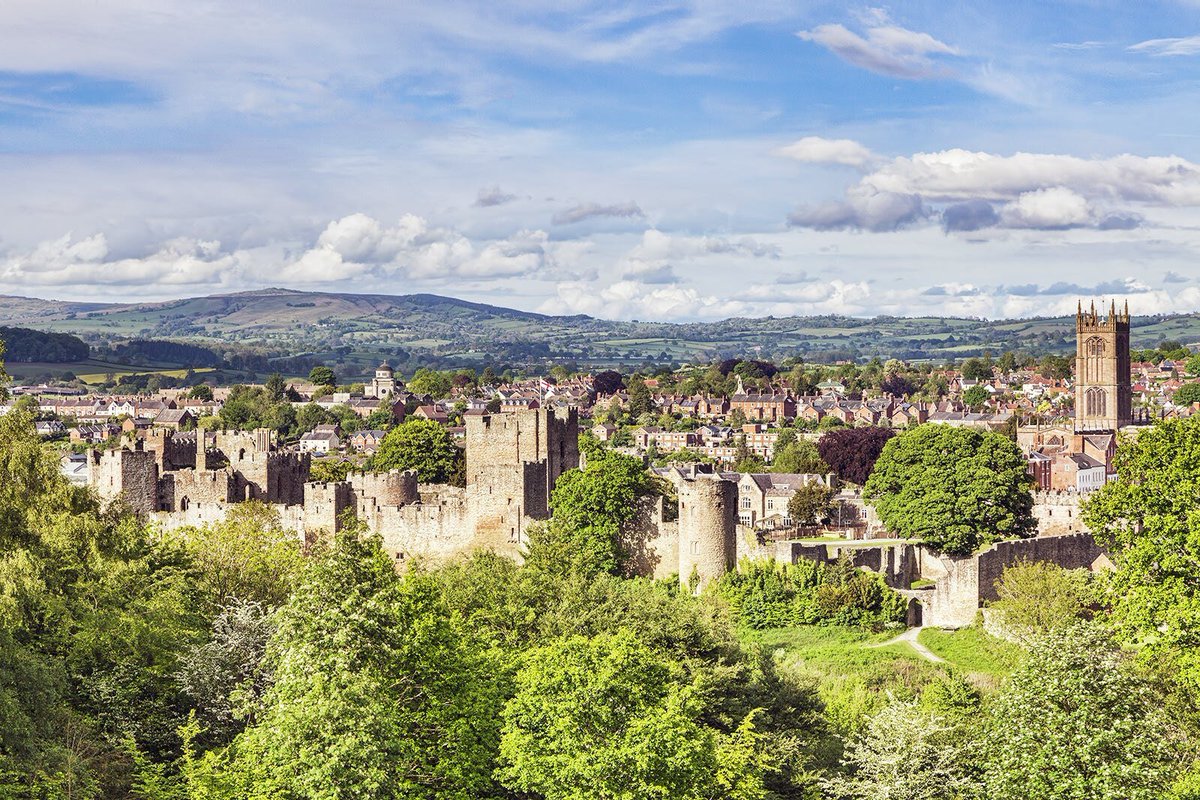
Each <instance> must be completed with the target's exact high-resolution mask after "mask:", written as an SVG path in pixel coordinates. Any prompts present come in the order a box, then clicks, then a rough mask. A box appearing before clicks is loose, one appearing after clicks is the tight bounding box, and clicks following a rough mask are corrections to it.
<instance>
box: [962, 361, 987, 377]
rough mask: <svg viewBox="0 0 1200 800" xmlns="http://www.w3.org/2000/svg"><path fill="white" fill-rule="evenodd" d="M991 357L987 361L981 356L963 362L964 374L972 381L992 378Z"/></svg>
mask: <svg viewBox="0 0 1200 800" xmlns="http://www.w3.org/2000/svg"><path fill="white" fill-rule="evenodd" d="M990 361H991V359H990V358H989V359H987V360H986V361H985V360H983V359H979V358H968V359H967V360H966V361H964V362H963V365H962V375H963V377H964V378H966V379H967V380H971V381H989V380H991V379H992V365H991V363H990Z"/></svg>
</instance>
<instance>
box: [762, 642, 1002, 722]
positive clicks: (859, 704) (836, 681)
mask: <svg viewBox="0 0 1200 800" xmlns="http://www.w3.org/2000/svg"><path fill="white" fill-rule="evenodd" d="M897 633H898V631H890V632H885V633H880V634H872V633H869V632H867V631H864V630H860V629H855V628H846V627H840V626H823V625H801V626H796V627H792V628H777V629H773V630H768V631H744V632H743V633H742V637H743V639H744V640H745V641H746V642H748V643H755V644H759V645H761V646H763V647H765V648H767V649H768V650H769V651H771V652H772V653H773V654H774V657H775V660H776V662H777V663H778V664H779V665H780V668H781V669H782V670H784V671H785V672H788V673H790V674H793V675H796V676H799V677H801V678H802V679H804V680H808V681H812V682H813V683H814V684H815V685H816V687H817V691H818V693H819V694H820V697H821V700H822V701H823V702H824V703H825V705H826V713H827V715H828V717H829V719H830V721H831V723H832V724H833V726H834V728H835V730H836V732H838V733H840V734H842V735H848V734H852V733H854V732H855V731H857V730H858V729H859V728H860V727H861V725H862V722H863V720H864V718H865V717H866V716H868V715H870V714H873V713H874V712H876V711H878V710H879V709H880V708H882V707H883V706H884V704H886V703H887V702H888V696H889V695H890V696H892V697H897V698H908V697H912V696H914V695H915V694H916V693H917V692H919V691H920V690H921V688H922V687H924V686H926V685H927V684H929V683H930V682H932V681H934V680H937V679H938V678H939V677H940V676H943V675H945V674H947V673H948V672H950V671H954V672H956V673H958V674H961V675H963V676H964V677H966V678H967V679H968V680H970V681H971V682H972V683H973V684H974V685H976V686H977V687H978V688H980V689H981V690H982V691H985V692H987V691H991V690H993V689H994V688H995V687H996V686H998V685H999V683H1000V681H1001V680H1002V679H1003V678H1004V676H1005V675H1007V674H1008V673H1009V672H1011V671H1012V669H1013V668H1014V667H1015V666H1016V664H1017V663H1018V661H1019V658H1020V652H1021V651H1020V649H1019V648H1017V647H1016V646H1014V645H1010V644H1008V643H1006V642H1002V641H999V640H997V639H994V638H992V637H991V636H989V635H988V634H986V633H984V632H983V631H982V630H978V629H975V628H967V629H964V630H960V631H953V632H950V631H937V630H928V629H927V630H924V631H922V632H921V642H922V644H924V645H925V646H927V647H928V648H929V649H930V650H932V651H933V652H934V653H936V654H937V655H940V656H941V657H942V658H945V659H946V660H947V662H949V663H948V665H941V664H934V663H932V662H929V661H926V660H924V659H923V658H921V657H920V656H918V655H917V653H916V651H914V650H913V649H912V648H911V647H909V646H908V645H907V644H905V643H903V642H902V643H899V644H891V645H887V646H884V647H878V646H871V647H869V646H868V645H879V644H881V643H883V642H886V641H888V640H889V639H892V638H894V637H895V636H896V634H897Z"/></svg>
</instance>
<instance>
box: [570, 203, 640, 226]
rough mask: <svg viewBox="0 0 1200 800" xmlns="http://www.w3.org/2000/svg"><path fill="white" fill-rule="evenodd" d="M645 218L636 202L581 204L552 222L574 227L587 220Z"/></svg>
mask: <svg viewBox="0 0 1200 800" xmlns="http://www.w3.org/2000/svg"><path fill="white" fill-rule="evenodd" d="M645 216H646V213H645V212H644V211H642V209H641V208H640V207H639V206H638V204H637V203H634V202H629V203H614V204H612V205H601V204H599V203H581V204H579V205H577V206H573V207H571V208H568V209H567V210H565V211H560V212H559V213H557V214H555V215H554V219H553V220H552V221H553V222H554V224H555V225H574V224H575V223H577V222H583V221H584V220H585V219H593V218H595V217H619V218H624V219H643V218H644V217H645Z"/></svg>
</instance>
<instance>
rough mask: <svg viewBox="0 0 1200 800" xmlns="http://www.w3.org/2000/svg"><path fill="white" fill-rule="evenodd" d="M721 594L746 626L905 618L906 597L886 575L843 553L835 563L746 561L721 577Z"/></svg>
mask: <svg viewBox="0 0 1200 800" xmlns="http://www.w3.org/2000/svg"><path fill="white" fill-rule="evenodd" d="M716 586H717V588H716V591H717V593H718V594H719V595H720V596H721V597H723V598H724V599H725V600H726V601H727V602H728V603H729V605H730V608H731V610H732V612H733V615H734V617H735V618H736V619H737V621H738V623H739V624H740V625H742V626H744V627H747V628H754V629H763V628H780V627H784V626H787V625H812V624H835V625H860V626H865V627H870V628H882V627H884V626H885V625H888V624H892V623H903V622H904V620H905V615H906V612H907V609H908V601H907V600H905V598H904V597H903V596H902V595H900V594H899V593H897V592H894V591H892V590H891V589H890V588H888V586H887V585H886V584H885V583H884V582H883V578H882V577H880V576H879V575H875V574H873V573H870V572H864V571H862V570H859V569H856V568H855V567H854V565H853V564H852V563H851V562H850V560H849V559H848V558H846V557H845V556H843V557H842V558H841V559H839V561H838V562H837V563H836V564H820V563H817V562H815V561H800V562H798V563H796V564H780V563H778V562H776V561H774V560H771V561H743V562H742V564H741V566H740V567H739V569H738V571H737V572H730V573H727V574H726V575H724V576H723V577H722V578H721V580H720V581H718V582H717V585H716Z"/></svg>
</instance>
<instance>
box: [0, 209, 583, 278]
mask: <svg viewBox="0 0 1200 800" xmlns="http://www.w3.org/2000/svg"><path fill="white" fill-rule="evenodd" d="M560 250H561V251H562V252H564V253H568V254H570V253H572V252H574V251H575V250H576V249H575V248H571V247H569V246H567V245H566V244H565V243H564V244H563V245H561V246H560V245H559V244H557V243H553V242H551V241H550V237H549V235H548V234H546V232H544V231H536V230H535V231H530V230H522V231H518V232H516V233H515V234H512V235H511V236H508V237H505V238H502V239H495V240H490V241H484V242H474V241H472V240H471V239H469V238H468V237H466V236H465V235H463V234H462V233H459V232H458V231H455V230H452V229H445V228H436V227H431V226H430V225H429V223H428V222H427V221H426V220H425V219H423V218H422V217H418V216H416V215H413V214H406V215H404V216H402V217H401V218H400V219H399V220H398V221H397V222H396V223H395V224H393V225H386V224H383V223H381V222H380V221H379V220H376V219H374V218H373V217H370V216H368V215H366V214H361V213H357V214H349V215H347V216H345V217H341V218H340V219H336V220H333V221H332V222H330V223H329V224H328V225H327V226H326V227H325V229H324V230H323V231H322V232H321V233H320V235H319V236H317V238H316V241H315V242H313V243H312V245H311V246H308V247H302V248H299V249H298V253H299V254H298V255H292V256H288V255H287V253H286V251H285V250H284V249H281V248H280V247H277V246H271V247H257V248H240V249H233V250H227V249H225V248H223V247H222V244H221V243H220V242H219V241H211V240H210V241H201V240H196V239H189V238H178V239H172V240H169V241H167V242H165V243H163V244H161V245H159V246H158V247H157V248H156V249H155V250H154V251H153V252H151V253H150V254H148V255H146V256H141V257H126V258H112V257H110V252H109V246H108V241H107V238H106V237H105V236H104V234H96V235H94V236H90V237H87V238H85V239H81V240H79V241H75V240H74V239H73V238H72V237H71V236H70V235H67V236H63V237H61V238H59V239H55V240H51V241H47V242H43V243H41V244H39V245H37V246H36V247H34V248H33V249H32V250H30V251H29V252H27V253H19V254H13V255H9V256H7V257H6V258H4V259H2V260H0V285H15V286H18V287H20V286H27V287H35V286H67V285H72V284H94V285H96V286H128V285H143V286H150V285H158V286H191V287H200V288H207V289H211V290H221V289H226V288H230V287H232V288H244V287H246V286H264V285H279V284H280V283H284V284H291V285H305V286H332V285H334V284H337V283H338V282H341V281H348V280H360V281H361V280H369V281H371V282H372V285H377V284H378V283H379V282H380V281H386V280H389V279H394V278H401V277H402V278H408V279H412V280H453V279H478V280H497V279H503V278H512V277H524V276H531V275H535V274H539V273H541V272H543V271H546V270H547V269H549V268H550V267H551V266H553V265H554V264H555V263H556V262H555V256H554V253H555V252H556V251H560Z"/></svg>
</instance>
